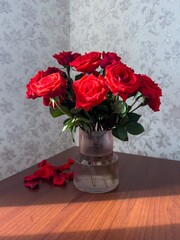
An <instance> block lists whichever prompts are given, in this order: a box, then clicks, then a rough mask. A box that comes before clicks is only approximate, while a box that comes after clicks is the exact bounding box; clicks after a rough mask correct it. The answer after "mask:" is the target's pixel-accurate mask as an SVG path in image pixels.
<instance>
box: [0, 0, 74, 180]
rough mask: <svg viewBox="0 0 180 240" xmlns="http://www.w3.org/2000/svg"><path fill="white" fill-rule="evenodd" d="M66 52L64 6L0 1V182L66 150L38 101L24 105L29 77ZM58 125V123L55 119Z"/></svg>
mask: <svg viewBox="0 0 180 240" xmlns="http://www.w3.org/2000/svg"><path fill="white" fill-rule="evenodd" d="M64 49H65V50H68V49H69V2H68V1H66V0H51V1H48V0H31V1H26V0H18V1H12V0H0V179H3V178H5V177H8V176H10V175H12V174H14V173H16V172H18V171H20V170H22V169H24V168H27V167H28V166H30V165H33V164H34V163H36V162H38V161H40V160H41V159H44V158H48V157H49V156H52V155H54V154H56V153H58V152H59V151H60V150H62V149H64V148H67V147H69V146H70V145H71V139H70V137H69V135H67V133H63V134H61V132H60V130H59V132H58V129H61V126H62V124H61V122H60V121H59V119H56V120H55V119H52V118H51V117H50V116H49V113H48V109H47V108H46V107H44V106H43V105H42V104H41V100H39V101H38V100H35V101H33V100H27V99H26V98H25V86H26V84H27V83H28V81H29V79H30V78H31V77H33V76H34V74H35V72H36V71H37V70H40V69H44V70H46V68H47V66H55V64H56V61H55V60H53V58H51V56H52V55H53V54H54V53H56V52H58V51H61V50H64ZM61 121H62V120H61Z"/></svg>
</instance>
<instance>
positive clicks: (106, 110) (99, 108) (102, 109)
mask: <svg viewBox="0 0 180 240" xmlns="http://www.w3.org/2000/svg"><path fill="white" fill-rule="evenodd" d="M96 108H97V109H98V110H99V111H103V112H109V109H108V107H107V106H106V105H103V104H100V105H97V106H96Z"/></svg>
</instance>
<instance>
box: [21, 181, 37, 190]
mask: <svg viewBox="0 0 180 240" xmlns="http://www.w3.org/2000/svg"><path fill="white" fill-rule="evenodd" d="M24 186H25V187H27V188H31V189H35V188H37V187H38V186H39V182H38V181H35V182H26V183H25V184H24Z"/></svg>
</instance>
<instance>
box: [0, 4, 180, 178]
mask: <svg viewBox="0 0 180 240" xmlns="http://www.w3.org/2000/svg"><path fill="white" fill-rule="evenodd" d="M179 12H180V2H179V0H163V1H162V0H113V1H110V0H98V1H96V0H69V1H68V0H51V1H48V0H32V1H25V0H18V1H11V0H0V179H3V178H6V177H8V176H10V175H13V174H15V173H16V172H18V171H21V170H22V169H24V168H27V167H29V166H31V165H33V164H35V163H36V162H38V161H40V160H41V159H43V158H48V157H49V156H52V155H54V154H56V153H58V152H59V151H61V150H63V149H65V148H68V147H70V146H72V141H71V137H70V134H69V133H68V132H67V133H61V129H62V119H61V120H59V119H52V118H51V117H50V115H49V114H48V108H46V107H44V106H43V105H42V104H41V100H36V101H33V100H27V99H26V98H25V85H26V84H27V82H28V80H29V79H30V78H31V77H32V76H34V73H35V72H36V71H37V70H39V69H46V68H47V66H55V65H56V63H55V60H53V58H51V56H52V55H53V54H54V53H56V52H58V51H62V50H70V49H72V50H74V51H79V52H82V53H83V52H85V51H91V50H97V51H102V50H104V51H115V52H117V53H118V54H119V55H121V57H122V60H123V61H125V62H126V63H127V65H129V66H131V67H133V68H134V70H135V72H137V73H138V72H143V73H145V74H147V75H150V76H151V77H152V78H153V79H154V80H155V81H157V82H158V84H159V85H160V86H161V87H162V89H163V95H164V96H163V98H162V105H161V111H160V112H158V113H153V112H151V110H149V109H145V108H144V109H142V111H141V112H140V113H142V122H143V125H144V126H145V129H146V131H145V132H144V133H143V134H141V135H139V136H136V137H132V138H131V139H130V141H129V142H121V141H118V140H115V150H118V151H122V152H127V153H132V154H141V155H148V156H155V157H160V158H161V157H163V158H168V159H175V160H180V141H179V139H180V131H179V129H180V84H179V75H180V15H179ZM58 130H59V131H58Z"/></svg>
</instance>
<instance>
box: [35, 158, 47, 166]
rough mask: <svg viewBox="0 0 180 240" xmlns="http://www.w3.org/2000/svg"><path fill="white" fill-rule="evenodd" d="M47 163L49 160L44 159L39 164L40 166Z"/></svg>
mask: <svg viewBox="0 0 180 240" xmlns="http://www.w3.org/2000/svg"><path fill="white" fill-rule="evenodd" d="M46 164H47V160H46V159H44V160H42V161H41V162H39V163H38V165H37V166H38V167H39V168H40V167H43V166H44V165H46Z"/></svg>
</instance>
